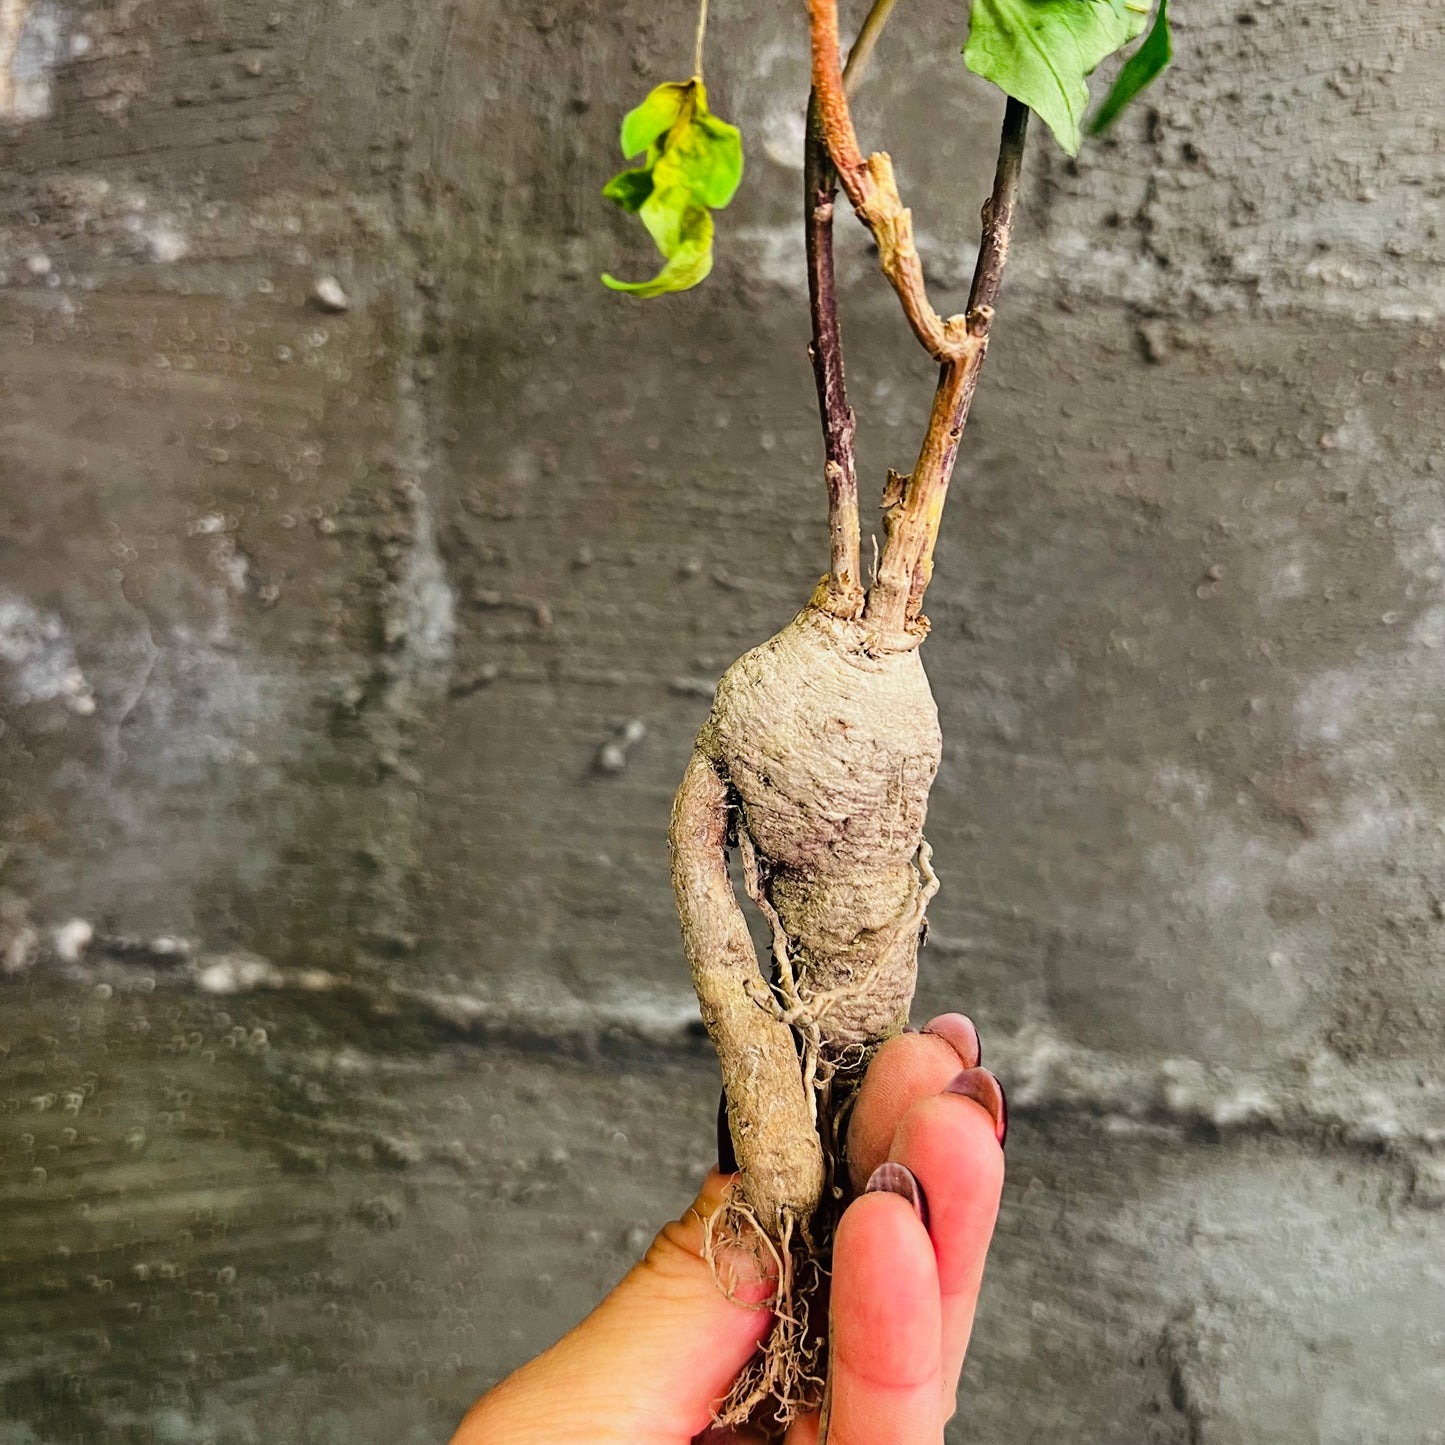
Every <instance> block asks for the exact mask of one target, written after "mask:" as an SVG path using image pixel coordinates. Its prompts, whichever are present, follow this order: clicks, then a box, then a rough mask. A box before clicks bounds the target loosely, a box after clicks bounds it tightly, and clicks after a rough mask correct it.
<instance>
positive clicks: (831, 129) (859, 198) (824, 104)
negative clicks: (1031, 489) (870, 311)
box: [808, 0, 1028, 629]
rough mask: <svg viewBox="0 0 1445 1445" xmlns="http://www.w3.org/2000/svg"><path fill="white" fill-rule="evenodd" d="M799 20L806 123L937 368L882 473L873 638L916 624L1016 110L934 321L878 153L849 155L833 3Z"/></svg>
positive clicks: (964, 401)
mask: <svg viewBox="0 0 1445 1445" xmlns="http://www.w3.org/2000/svg"><path fill="white" fill-rule="evenodd" d="M893 3H894V0H875V3H874V6H873V9H872V10H871V11H870V12H869V15H868V19H867V20H865V22H864V33H860V36H859V42H860V46H861V47H862V48H861V49H860V48H859V47H855V50H858V51H859V64H860V65H861V63H862V62H864V61H866V59H867V56H868V54H869V52H870V51H871V49H872V46H873V43H874V41H875V40H876V37H877V32H878V30H880V29H881V28H882V25H883V24H884V22H886V20H887V18H888V13H889V11H890V10H891V9H892V5H893ZM808 20H809V38H810V42H811V47H812V57H813V93H814V105H815V108H816V115H817V123H818V126H819V128H820V129H821V130H822V132H823V137H824V139H825V141H826V143H827V147H828V154H829V156H830V157H831V159H832V161H833V165H834V168H835V169H836V171H837V175H838V181H839V184H841V185H842V187H843V190H844V191H845V192H846V193H847V196H848V199H849V200H850V201H851V202H852V203H853V208H854V210H855V211H857V213H858V216H859V219H860V220H862V222H863V223H864V225H866V226H867V227H868V229H869V230H870V231H871V232H872V233H873V239H874V240H875V242H876V243H877V245H878V258H879V264H880V266H881V267H882V270H883V274H884V275H885V276H886V277H887V278H888V281H889V284H890V285H891V286H892V287H893V289H894V291H895V292H897V294H898V299H899V301H900V302H902V304H903V312H904V315H905V316H906V317H907V318H908V324H909V326H911V327H912V329H913V334H914V335H915V336H917V338H918V339H919V341H920V342H921V343H922V344H923V346H924V348H925V349H926V350H927V352H928V354H929V355H930V356H932V357H933V359H934V360H935V361H937V362H938V364H939V377H938V386H937V389H936V390H935V391H934V395H933V407H932V410H931V412H930V413H929V418H928V431H927V433H926V434H925V436H924V438H923V446H922V448H921V449H920V451H919V456H918V463H917V465H916V466H915V467H914V469H913V472H912V474H911V475H910V476H908V477H907V478H897V477H893V476H890V481H889V486H888V490H887V491H886V492H885V494H884V507H885V513H884V519H883V525H884V532H885V537H886V540H885V542H884V546H883V559H882V564H881V566H880V567H879V568H878V571H877V575H876V577H875V578H874V581H873V585H872V586H871V587H870V588H869V590H868V601H867V604H866V609H865V615H866V616H867V617H868V618H870V619H871V620H873V621H875V622H877V623H878V624H879V625H880V626H881V627H883V628H885V629H896V628H900V627H903V626H904V625H906V624H907V623H908V622H911V621H913V620H914V619H915V618H917V617H918V615H919V613H920V611H921V608H922V603H923V593H924V591H925V589H926V588H927V586H928V580H929V578H930V576H931V575H932V572H933V550H934V546H935V544H936V542H937V539H938V524H939V521H940V519H941V517H942V514H943V502H944V498H945V496H946V494H947V492H948V481H949V477H950V476H951V475H952V473H953V463H954V459H955V458H956V457H957V455H958V444H959V441H960V439H961V438H962V436H963V428H964V423H965V422H966V421H967V419H968V411H969V407H970V405H971V404H972V402H973V393H974V391H975V389H976V388H977V386H978V371H979V367H980V366H981V365H982V363H983V357H984V353H985V352H986V351H987V349H988V330H989V324H990V323H991V322H992V320H993V307H994V302H995V301H996V300H997V299H998V291H999V283H1000V281H1001V279H1002V276H1003V268H1004V262H1005V261H1006V260H1007V258H1008V246H1009V236H1010V233H1011V230H1012V226H1013V215H1014V209H1015V206H1016V203H1017V199H1018V181H1019V170H1020V166H1021V164H1022V159H1023V144H1024V133H1025V131H1026V129H1027V126H1028V108H1027V107H1026V106H1024V105H1021V104H1020V103H1019V102H1018V101H1016V100H1014V99H1013V98H1012V97H1010V99H1009V101H1008V105H1007V107H1006V108H1005V110H1004V121H1003V134H1002V136H1001V138H1000V141H999V156H998V168H997V171H996V172H995V175H994V185H993V192H992V194H991V195H990V197H989V199H988V201H987V202H985V204H984V210H983V217H984V230H983V237H982V240H981V242H980V245H979V254H978V264H977V267H976V268H975V271H974V278H973V286H972V288H971V289H970V292H969V301H968V310H967V311H966V312H965V313H964V315H962V316H950V317H949V318H948V319H947V320H946V321H945V320H944V319H942V318H941V317H940V316H939V315H938V313H937V312H936V311H935V310H934V309H933V306H932V304H931V303H930V301H929V300H928V294H927V290H926V288H925V285H924V280H923V266H922V264H921V263H920V261H919V259H918V252H917V250H916V249H915V248H914V244H913V218H912V215H911V214H910V212H909V211H908V209H907V207H906V206H904V204H903V201H902V198H901V197H900V196H899V194H898V186H897V182H896V181H895V179H894V176H893V163H892V162H891V161H890V160H889V159H888V157H887V156H886V155H884V154H882V153H875V154H874V155H871V156H869V157H868V158H867V159H866V160H865V159H864V158H863V154H862V152H861V151H860V150H859V147H858V136H857V133H856V132H855V130H854V129H853V118H852V115H851V114H850V112H849V109H848V95H847V88H846V86H845V82H844V76H843V71H842V69H841V66H840V63H839V56H838V3H837V0H808ZM865 38H866V44H865V43H864V42H865ZM850 59H851V57H850ZM812 114H813V112H812V111H810V116H811V115H812ZM820 389H821V382H820Z"/></svg>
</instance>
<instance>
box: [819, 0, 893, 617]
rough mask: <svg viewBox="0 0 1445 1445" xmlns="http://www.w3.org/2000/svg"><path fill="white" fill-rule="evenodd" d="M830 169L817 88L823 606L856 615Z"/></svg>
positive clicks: (866, 43) (881, 16) (855, 548)
mask: <svg viewBox="0 0 1445 1445" xmlns="http://www.w3.org/2000/svg"><path fill="white" fill-rule="evenodd" d="M896 3H897V0H873V6H872V8H871V9H870V10H869V11H868V14H867V15H866V16H865V17H864V20H863V25H862V28H861V29H860V30H859V31H858V38H857V39H856V40H855V41H854V42H853V46H852V49H851V50H849V52H848V63H847V65H846V66H844V68H843V84H844V87H845V89H846V90H847V92H848V93H849V94H851V93H852V92H853V90H854V89H855V88H856V86H857V84H858V82H859V80H860V79H861V78H862V75H863V72H864V70H865V69H866V68H867V65H868V61H869V59H870V57H871V56H872V54H873V49H874V47H875V46H876V45H877V43H878V37H879V36H880V35H881V34H882V33H883V27H884V26H885V25H886V24H887V23H888V16H889V14H890V13H891V12H892V10H893V7H894V5H895V4H896ZM837 195H838V181H837V175H836V173H835V171H834V170H833V163H832V161H831V159H830V158H829V156H828V145H827V141H826V140H825V139H824V136H823V130H822V124H821V122H820V119H819V116H818V103H817V96H816V94H814V95H811V96H809V98H808V126H807V138H806V141H805V143H804V150H803V235H804V246H805V250H806V253H807V259H808V307H809V312H810V314H811V317H812V323H813V337H812V341H811V342H810V344H809V346H808V355H809V357H810V358H811V360H812V363H813V379H814V382H815V383H816V385H817V388H818V415H819V418H820V420H821V421H822V425H823V456H824V476H825V478H826V480H827V486H828V537H829V548H830V562H829V588H828V592H829V606H830V608H831V610H832V611H833V612H835V613H836V614H837V615H839V616H843V617H856V616H857V615H858V612H859V611H860V610H861V608H862V605H863V586H862V576H861V564H860V561H859V541H860V534H859V524H858V472H857V465H856V463H855V460H854V451H853V437H854V432H855V429H856V422H855V418H854V415H853V408H852V407H851V406H849V404H848V391H847V386H846V383H845V381H844V371H843V333H842V330H841V328H840V326H839V323H838V291H837V284H836V281H835V277H834V268H833V209H834V202H835V200H836V198H837Z"/></svg>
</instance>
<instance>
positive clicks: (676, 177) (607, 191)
mask: <svg viewBox="0 0 1445 1445" xmlns="http://www.w3.org/2000/svg"><path fill="white" fill-rule="evenodd" d="M622 148H623V150H624V151H626V152H627V153H628V154H629V155H633V154H636V153H637V152H639V151H642V152H645V156H644V160H645V163H644V164H643V165H641V166H638V167H634V168H633V169H631V170H625V171H622V172H620V173H619V174H618V175H615V176H613V177H612V179H611V180H610V181H608V182H607V184H606V185H605V186H604V187H603V188H602V194H603V195H604V196H606V197H607V199H608V200H609V201H613V202H615V203H616V204H617V205H618V206H620V207H621V208H622V210H624V211H627V212H628V213H629V214H636V216H637V217H638V219H639V220H640V221H641V222H642V224H643V225H644V226H646V228H647V233H648V235H650V236H651V237H652V239H653V242H654V244H655V245H656V246H657V250H658V253H659V254H660V255H661V256H662V259H663V263H664V264H663V267H662V270H661V271H659V272H658V274H657V275H656V276H654V277H653V278H652V280H650V281H619V280H617V278H616V277H614V276H604V277H603V278H602V279H603V281H604V282H605V283H606V284H607V285H608V286H610V287H611V288H612V289H613V290H614V291H627V292H630V293H631V294H632V295H634V296H660V295H662V294H663V293H664V292H667V291H685V290H686V289H687V288H688V287H689V286H696V285H697V283H698V282H699V281H701V280H702V279H703V278H704V277H705V276H706V275H707V274H708V272H710V271H711V270H712V238H713V220H712V212H713V211H715V210H721V209H722V208H723V207H724V206H726V205H727V204H728V203H729V202H730V201H731V200H732V198H733V196H734V195H736V194H737V189H738V184H739V182H740V181H741V180H742V175H743V143H742V136H741V134H740V133H739V131H738V129H737V127H736V126H733V125H729V124H728V123H727V122H726V121H725V120H719V119H718V117H717V116H715V115H713V114H712V113H711V112H710V111H709V110H708V108H707V90H706V89H705V88H704V86H703V83H702V81H701V80H699V79H697V78H696V77H694V78H693V79H692V80H690V81H688V82H687V83H686V84H681V83H674V84H668V85H659V86H658V87H657V88H656V89H655V90H654V91H653V92H652V93H651V95H649V96H648V97H647V99H646V100H645V101H643V102H642V104H641V105H640V106H638V107H637V108H636V109H635V110H633V111H630V112H629V113H628V115H627V119H626V120H624V121H623V123H622Z"/></svg>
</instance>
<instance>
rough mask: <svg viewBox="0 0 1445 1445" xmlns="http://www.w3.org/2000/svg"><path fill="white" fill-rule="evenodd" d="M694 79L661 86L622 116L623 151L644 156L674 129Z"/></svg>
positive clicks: (669, 82)
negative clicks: (661, 137)
mask: <svg viewBox="0 0 1445 1445" xmlns="http://www.w3.org/2000/svg"><path fill="white" fill-rule="evenodd" d="M694 84H695V82H694V81H691V80H687V81H677V80H670V81H668V82H667V84H666V85H659V86H658V87H657V88H656V89H655V90H653V91H652V93H651V94H650V95H649V96H648V97H647V99H646V100H644V101H643V102H642V104H641V105H639V106H637V107H635V108H634V109H632V110H629V111H628V112H627V114H626V115H625V116H623V117H622V154H623V155H624V156H629V157H630V156H635V155H641V154H642V152H643V151H645V150H646V149H647V148H648V146H650V145H651V144H652V143H653V142H654V141H655V140H657V139H658V138H659V137H660V136H664V135H666V134H667V132H668V131H669V130H670V129H671V128H672V126H673V123H674V122H675V121H676V120H677V118H678V116H679V115H681V114H682V108H683V106H684V105H686V104H687V103H688V101H689V100H690V99H691V98H692V91H693V86H694Z"/></svg>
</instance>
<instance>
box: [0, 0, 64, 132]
mask: <svg viewBox="0 0 1445 1445" xmlns="http://www.w3.org/2000/svg"><path fill="white" fill-rule="evenodd" d="M66 51H67V46H66V36H65V17H64V15H63V14H62V12H61V10H60V8H59V7H58V6H56V5H52V4H49V3H46V0H38V3H37V0H0V116H9V117H11V118H12V119H15V120H37V119H39V118H40V117H41V116H46V115H49V114H50V80H51V76H52V75H53V73H54V71H55V67H56V66H57V65H59V64H60V62H61V60H62V59H64V58H65V55H66Z"/></svg>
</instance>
